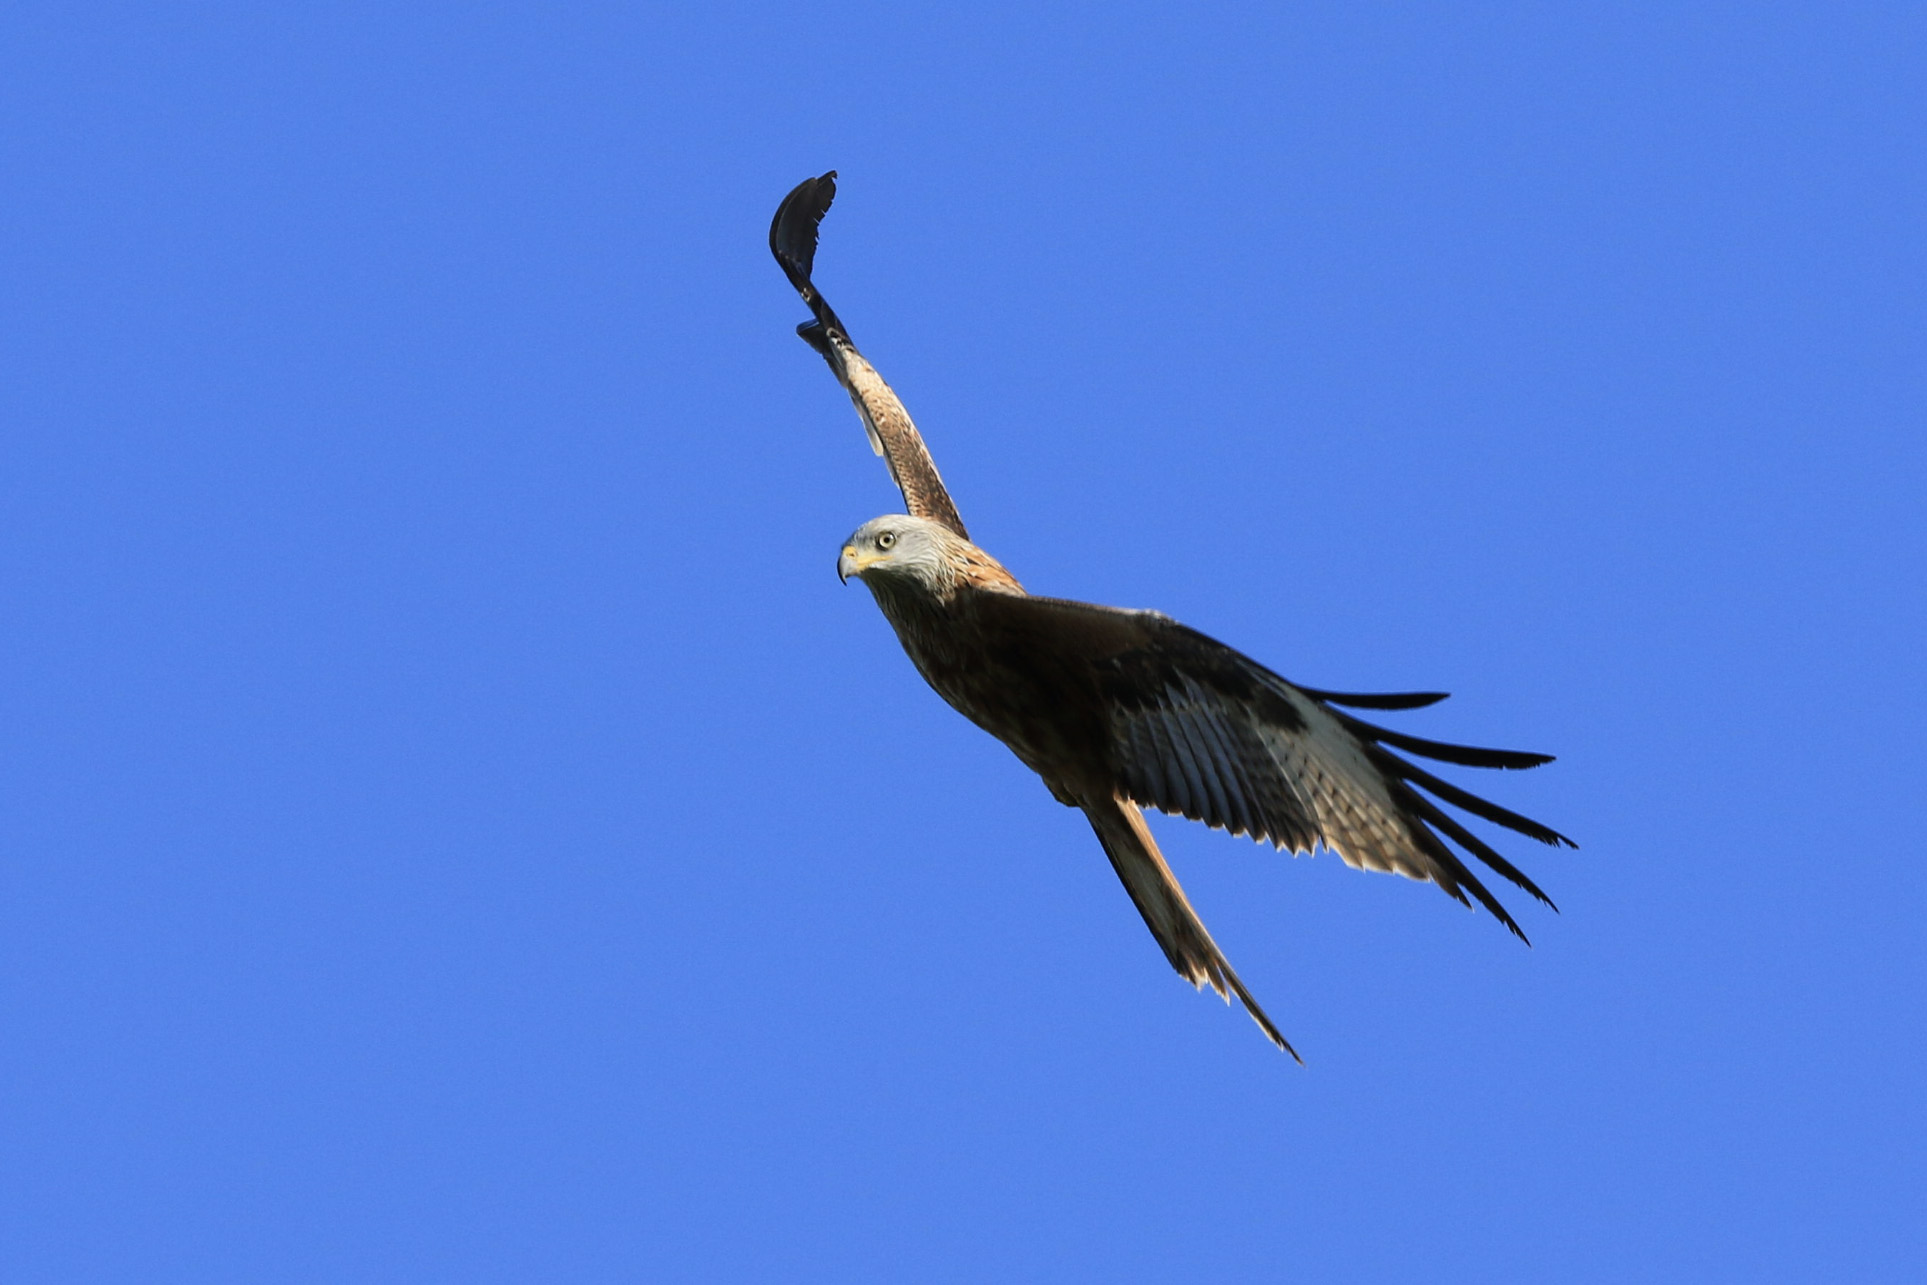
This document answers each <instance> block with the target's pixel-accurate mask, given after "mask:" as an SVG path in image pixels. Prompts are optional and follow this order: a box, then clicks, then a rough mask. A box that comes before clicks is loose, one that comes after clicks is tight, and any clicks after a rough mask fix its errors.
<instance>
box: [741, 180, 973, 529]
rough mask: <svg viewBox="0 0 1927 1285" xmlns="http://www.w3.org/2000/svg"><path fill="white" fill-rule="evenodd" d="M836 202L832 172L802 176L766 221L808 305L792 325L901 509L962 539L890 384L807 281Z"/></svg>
mask: <svg viewBox="0 0 1927 1285" xmlns="http://www.w3.org/2000/svg"><path fill="white" fill-rule="evenodd" d="M835 199H836V171H835V170H831V171H830V172H829V173H828V174H825V175H822V176H821V177H820V178H811V179H804V180H803V181H802V182H801V183H799V184H797V185H796V187H795V189H794V190H792V191H791V192H790V194H789V195H788V196H786V197H784V198H783V203H782V204H781V205H780V206H778V207H777V208H776V217H775V219H773V220H772V221H771V222H770V226H769V248H770V253H771V254H774V255H775V256H776V262H777V264H778V266H780V267H781V268H782V269H783V275H784V276H786V277H788V278H789V280H790V284H791V285H792V286H795V287H796V293H798V294H799V295H801V296H803V302H804V303H806V304H808V305H809V309H810V314H811V318H812V319H811V320H809V321H806V322H804V323H803V324H802V325H800V326H798V327H797V328H796V333H797V334H798V335H800V336H802V338H803V342H805V343H807V344H808V345H809V346H810V347H812V348H814V349H816V351H817V352H818V353H820V354H822V357H823V360H824V361H826V362H828V363H829V365H830V370H831V372H832V373H834V374H835V375H836V379H837V382H838V383H840V384H842V385H843V389H844V391H845V392H847V393H849V395H850V401H851V402H852V403H853V404H854V405H855V406H856V413H857V414H858V415H859V416H861V417H862V419H863V428H864V431H865V432H867V433H868V434H869V435H870V447H871V449H872V450H874V451H876V453H877V454H878V455H881V456H883V458H884V460H885V462H886V463H888V464H889V466H890V476H891V477H892V478H893V479H895V481H896V484H897V489H898V490H900V491H902V492H903V503H904V506H905V507H906V508H907V509H908V510H909V512H910V514H911V516H912V517H919V518H929V519H930V520H931V521H933V522H941V523H942V524H943V525H944V526H947V527H949V528H950V529H951V530H952V531H955V532H956V533H957V534H958V535H960V536H962V537H963V538H964V539H966V540H968V539H969V538H970V533H969V532H968V531H966V530H965V529H964V524H963V518H961V517H960V516H958V514H957V506H956V504H955V503H953V502H952V501H951V499H950V492H949V491H948V490H946V489H945V488H944V484H943V478H941V477H939V476H938V475H937V465H936V463H935V461H933V460H932V459H931V458H930V451H929V449H928V448H927V447H925V446H924V444H923V435H922V434H920V433H918V432H917V426H916V424H914V423H913V422H911V419H910V412H909V411H907V410H905V409H904V408H903V402H902V400H901V399H900V398H898V397H897V395H896V393H895V392H894V391H893V390H892V389H891V387H890V385H888V384H887V383H885V382H884V381H883V376H881V375H879V374H877V371H876V367H874V366H872V365H871V364H870V363H869V362H868V361H866V360H864V357H863V354H862V353H860V352H858V351H857V350H856V345H855V344H854V343H852V342H850V332H849V331H848V330H846V329H845V328H844V325H843V321H842V319H841V318H839V317H838V316H837V315H836V311H835V309H833V308H831V307H830V305H829V301H828V300H826V299H824V297H823V295H822V292H821V291H819V290H818V289H817V288H816V284H815V282H813V281H812V280H811V278H810V274H811V270H812V268H813V267H814V266H815V263H816V232H817V226H818V225H819V224H821V223H822V222H823V216H824V215H825V214H827V213H829V209H830V202H832V201H834V200H835Z"/></svg>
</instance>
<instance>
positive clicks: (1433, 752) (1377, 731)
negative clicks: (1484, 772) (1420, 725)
mask: <svg viewBox="0 0 1927 1285" xmlns="http://www.w3.org/2000/svg"><path fill="white" fill-rule="evenodd" d="M1341 717H1345V721H1346V722H1347V723H1350V724H1351V725H1352V727H1353V728H1354V729H1355V730H1359V731H1362V732H1364V733H1365V734H1366V735H1368V736H1369V737H1370V738H1371V739H1372V740H1374V741H1378V742H1380V743H1381V744H1385V745H1396V746H1397V747H1398V748H1399V749H1402V750H1405V751H1407V752H1409V753H1412V754H1417V755H1419V756H1420V757H1421V758H1428V759H1437V760H1438V761H1439V762H1441V763H1458V764H1461V765H1463V766H1465V767H1497V768H1509V769H1511V770H1514V771H1520V770H1523V769H1525V768H1529V767H1539V766H1541V765H1543V764H1546V763H1551V762H1553V761H1554V760H1553V756H1552V755H1550V754H1535V753H1533V752H1531V751H1530V750H1494V749H1487V748H1486V747H1484V746H1480V745H1449V744H1447V743H1446V742H1444V741H1428V740H1426V739H1425V738H1424V737H1422V736H1407V735H1406V734H1405V733H1403V732H1394V731H1390V730H1388V729H1386V728H1383V727H1374V726H1372V724H1370V723H1365V722H1361V721H1359V720H1358V719H1355V718H1350V717H1347V716H1341Z"/></svg>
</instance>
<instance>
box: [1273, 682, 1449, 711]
mask: <svg viewBox="0 0 1927 1285" xmlns="http://www.w3.org/2000/svg"><path fill="white" fill-rule="evenodd" d="M1298 690H1299V691H1301V692H1303V693H1304V694H1305V695H1307V696H1310V697H1312V698H1314V699H1316V700H1321V701H1324V702H1325V703H1326V704H1327V705H1345V706H1349V707H1350V708H1352V709H1424V708H1425V707H1426V706H1427V705H1436V704H1438V703H1439V702H1440V701H1442V700H1444V699H1445V698H1446V697H1447V696H1450V695H1451V693H1450V692H1326V691H1320V690H1319V689H1318V688H1316V687H1300V688H1299V689H1298Z"/></svg>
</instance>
